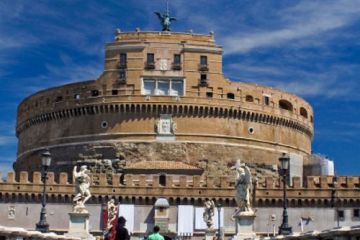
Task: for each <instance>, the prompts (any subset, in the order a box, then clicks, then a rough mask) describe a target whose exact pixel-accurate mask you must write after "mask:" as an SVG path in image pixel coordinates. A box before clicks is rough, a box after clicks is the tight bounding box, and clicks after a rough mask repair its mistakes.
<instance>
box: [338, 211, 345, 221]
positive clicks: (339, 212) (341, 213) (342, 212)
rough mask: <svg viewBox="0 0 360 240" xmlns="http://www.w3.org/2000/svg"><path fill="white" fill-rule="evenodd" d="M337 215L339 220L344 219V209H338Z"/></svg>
mask: <svg viewBox="0 0 360 240" xmlns="http://www.w3.org/2000/svg"><path fill="white" fill-rule="evenodd" d="M337 215H338V218H339V220H340V221H344V220H345V211H344V210H338V211H337Z"/></svg>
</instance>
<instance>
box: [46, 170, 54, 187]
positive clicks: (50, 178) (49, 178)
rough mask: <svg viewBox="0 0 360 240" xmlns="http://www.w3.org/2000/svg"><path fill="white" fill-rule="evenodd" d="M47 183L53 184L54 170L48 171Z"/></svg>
mask: <svg viewBox="0 0 360 240" xmlns="http://www.w3.org/2000/svg"><path fill="white" fill-rule="evenodd" d="M47 183H48V184H49V185H55V184H56V182H55V173H54V172H49V173H48V175H47Z"/></svg>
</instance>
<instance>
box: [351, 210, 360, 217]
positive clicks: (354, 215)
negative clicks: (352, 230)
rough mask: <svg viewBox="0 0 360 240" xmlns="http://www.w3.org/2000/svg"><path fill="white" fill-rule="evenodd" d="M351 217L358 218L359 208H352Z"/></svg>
mask: <svg viewBox="0 0 360 240" xmlns="http://www.w3.org/2000/svg"><path fill="white" fill-rule="evenodd" d="M353 217H354V218H360V209H354V212H353Z"/></svg>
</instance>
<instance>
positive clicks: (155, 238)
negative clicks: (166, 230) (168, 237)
mask: <svg viewBox="0 0 360 240" xmlns="http://www.w3.org/2000/svg"><path fill="white" fill-rule="evenodd" d="M159 231H160V227H159V226H155V227H154V232H153V233H152V234H151V235H150V236H148V238H147V240H164V237H163V236H162V235H160V233H159Z"/></svg>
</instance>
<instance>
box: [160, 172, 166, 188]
mask: <svg viewBox="0 0 360 240" xmlns="http://www.w3.org/2000/svg"><path fill="white" fill-rule="evenodd" d="M159 185H160V186H166V175H165V174H161V175H160V177H159Z"/></svg>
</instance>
